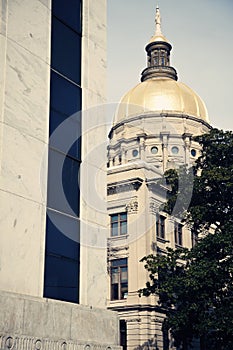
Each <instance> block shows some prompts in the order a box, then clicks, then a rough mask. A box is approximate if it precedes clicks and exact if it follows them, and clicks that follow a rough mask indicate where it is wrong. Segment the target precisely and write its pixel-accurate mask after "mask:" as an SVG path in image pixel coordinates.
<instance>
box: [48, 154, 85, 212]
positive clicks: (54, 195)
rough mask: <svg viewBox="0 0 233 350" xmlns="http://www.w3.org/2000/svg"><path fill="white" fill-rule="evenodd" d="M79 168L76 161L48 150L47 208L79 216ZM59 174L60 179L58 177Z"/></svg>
mask: <svg viewBox="0 0 233 350" xmlns="http://www.w3.org/2000/svg"><path fill="white" fill-rule="evenodd" d="M79 166H80V163H79V161H77V160H76V159H73V158H71V157H69V156H65V155H63V154H62V153H60V152H57V151H54V150H52V149H50V150H49V162H48V194H47V206H48V207H49V208H52V209H55V210H58V211H61V212H63V213H66V214H70V215H75V216H78V215H79ZM59 172H61V173H62V174H61V175H62V178H60V177H58V174H59Z"/></svg>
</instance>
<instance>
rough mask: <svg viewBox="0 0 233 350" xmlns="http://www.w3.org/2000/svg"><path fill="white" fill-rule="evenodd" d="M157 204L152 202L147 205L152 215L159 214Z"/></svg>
mask: <svg viewBox="0 0 233 350" xmlns="http://www.w3.org/2000/svg"><path fill="white" fill-rule="evenodd" d="M159 206H160V205H159V203H158V202H155V201H153V200H151V201H150V203H149V212H150V213H152V214H157V213H158V212H159Z"/></svg>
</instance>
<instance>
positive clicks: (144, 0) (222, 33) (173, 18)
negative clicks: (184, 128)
mask: <svg viewBox="0 0 233 350" xmlns="http://www.w3.org/2000/svg"><path fill="white" fill-rule="evenodd" d="M107 4H108V102H117V101H119V99H120V97H121V96H122V95H124V93H125V92H127V91H128V90H129V89H130V88H132V87H133V86H135V85H136V84H137V83H138V82H139V81H140V74H141V71H142V70H143V69H144V68H145V67H146V53H145V50H144V48H145V46H146V44H147V43H148V41H149V39H150V37H151V36H152V35H153V34H154V17H155V8H156V4H158V5H159V7H160V12H161V16H162V32H163V34H164V35H165V36H166V37H167V39H168V40H169V41H170V43H171V44H172V46H173V49H172V53H171V65H172V66H173V67H174V68H176V70H177V72H178V79H179V81H182V82H184V83H186V84H187V85H189V86H190V87H191V88H192V89H193V90H194V91H196V92H197V93H198V94H199V95H200V96H201V98H202V99H203V100H204V102H205V103H206V106H207V109H208V112H209V118H210V122H211V124H212V125H213V126H216V127H218V128H223V129H228V130H229V129H231V130H233V0H203V1H201V0H193V1H191V0H160V1H159V0H158V2H157V3H156V1H154V0H107Z"/></svg>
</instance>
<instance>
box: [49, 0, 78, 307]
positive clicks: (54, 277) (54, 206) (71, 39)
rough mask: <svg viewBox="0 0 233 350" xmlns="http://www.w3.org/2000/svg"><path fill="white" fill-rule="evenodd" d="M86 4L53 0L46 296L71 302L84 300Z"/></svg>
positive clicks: (73, 0) (74, 0)
mask: <svg viewBox="0 0 233 350" xmlns="http://www.w3.org/2000/svg"><path fill="white" fill-rule="evenodd" d="M81 3H82V1H81V0H69V1H68V2H67V1H65V0H52V36H51V81H50V121H49V134H50V140H49V146H50V150H49V159H48V190H47V207H48V209H47V212H48V217H47V223H46V256H45V272H44V296H45V297H49V298H53V299H59V300H65V301H70V302H78V301H79V251H80V248H79V221H78V216H79V203H80V198H79V197H80V194H79V166H80V158H81V140H80V138H79V137H80V134H81V113H80V111H81V108H82V105H81V102H82V101H81V99H82V90H81V88H80V86H78V85H80V81H81ZM71 116H72V118H71ZM58 126H60V128H58ZM55 130H56V132H55V133H54V131H55ZM55 134H56V137H55ZM55 210H56V212H55ZM66 214H69V215H71V216H72V217H71V216H67V215H66Z"/></svg>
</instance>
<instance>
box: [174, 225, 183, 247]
mask: <svg viewBox="0 0 233 350" xmlns="http://www.w3.org/2000/svg"><path fill="white" fill-rule="evenodd" d="M182 231H183V225H181V224H179V223H178V222H175V223H174V235H175V244H177V245H180V246H182V244H183V237H182Z"/></svg>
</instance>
